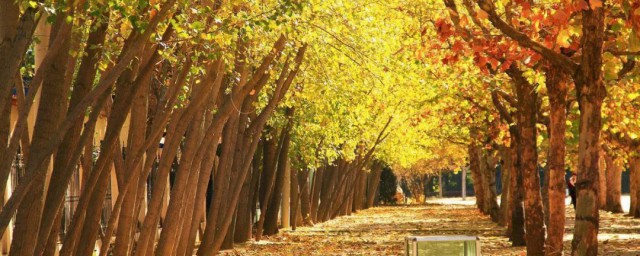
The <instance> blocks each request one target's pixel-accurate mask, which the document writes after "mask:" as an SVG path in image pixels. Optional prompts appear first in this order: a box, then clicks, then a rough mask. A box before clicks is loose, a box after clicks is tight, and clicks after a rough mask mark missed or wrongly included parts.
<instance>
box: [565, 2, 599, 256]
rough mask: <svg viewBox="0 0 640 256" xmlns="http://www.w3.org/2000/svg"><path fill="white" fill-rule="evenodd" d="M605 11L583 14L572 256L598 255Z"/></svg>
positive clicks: (576, 76)
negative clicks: (599, 164) (599, 162)
mask: <svg viewBox="0 0 640 256" xmlns="http://www.w3.org/2000/svg"><path fill="white" fill-rule="evenodd" d="M604 17H605V14H604V8H602V7H597V8H594V9H591V8H587V9H586V10H583V11H582V41H581V42H582V61H581V62H580V63H581V64H580V69H579V70H578V72H577V74H576V75H575V76H574V80H575V83H576V91H577V97H578V103H579V105H580V133H579V137H580V140H579V143H578V179H577V182H576V194H577V206H576V224H575V232H574V236H573V241H572V243H571V245H572V247H571V249H572V252H571V253H572V255H587V256H591V255H597V254H598V229H599V221H600V214H599V212H598V188H599V184H598V175H599V170H598V169H599V167H598V161H599V152H598V150H599V142H600V130H601V129H602V116H601V110H602V101H603V100H604V98H605V97H606V89H605V84H604V81H603V77H602V47H603V42H604V28H605V26H604Z"/></svg>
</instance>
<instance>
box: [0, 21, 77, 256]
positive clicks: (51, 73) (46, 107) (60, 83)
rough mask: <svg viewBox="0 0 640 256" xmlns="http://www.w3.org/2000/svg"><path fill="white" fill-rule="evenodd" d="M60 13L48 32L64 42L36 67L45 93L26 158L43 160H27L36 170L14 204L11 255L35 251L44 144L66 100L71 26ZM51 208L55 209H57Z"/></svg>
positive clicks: (45, 171) (44, 168) (42, 193)
mask: <svg viewBox="0 0 640 256" xmlns="http://www.w3.org/2000/svg"><path fill="white" fill-rule="evenodd" d="M62 16H64V15H60V17H59V18H57V19H56V23H55V24H54V29H53V30H52V32H51V34H52V35H56V34H58V36H66V40H65V41H66V43H64V44H63V45H62V46H61V48H60V51H59V52H54V53H51V54H53V55H52V58H53V61H52V62H51V63H50V65H48V66H42V67H40V68H42V69H43V72H44V74H45V75H46V77H47V79H46V80H44V81H43V86H42V87H43V88H42V95H46V97H42V98H41V99H40V105H39V107H38V118H37V119H36V123H35V127H34V130H33V139H32V143H31V145H30V157H29V159H39V158H40V157H45V158H46V160H45V164H43V165H40V166H39V168H36V166H37V165H38V164H39V163H36V162H35V161H29V159H28V160H27V163H26V165H27V170H30V172H32V173H39V175H37V176H36V178H35V180H34V183H33V185H32V189H31V191H30V193H27V195H26V197H25V201H24V202H23V203H22V204H21V205H20V207H19V208H18V213H17V214H16V223H15V224H16V226H15V228H14V238H13V241H12V243H11V250H10V251H11V254H12V255H31V254H33V253H34V251H35V247H36V244H37V239H38V233H39V228H40V220H41V218H42V210H43V208H44V197H45V190H46V189H47V184H46V180H47V175H50V173H49V171H48V170H49V168H50V166H49V162H50V161H51V157H50V156H48V155H49V154H48V152H45V151H44V150H43V149H44V148H46V145H47V142H48V140H49V139H50V137H52V134H53V133H55V131H56V130H57V128H58V126H60V124H61V120H62V117H63V116H64V114H65V111H66V107H67V103H68V92H69V89H70V86H71V84H70V83H66V81H68V80H66V79H65V74H66V69H67V63H68V60H69V47H70V36H71V33H70V32H69V30H71V25H68V24H64V18H61V17H62ZM45 65H46V64H45ZM2 98H4V97H2ZM32 157H33V158H32ZM40 173H41V174H40ZM65 188H66V187H65ZM55 210H56V211H57V210H58V209H55ZM54 219H55V217H54Z"/></svg>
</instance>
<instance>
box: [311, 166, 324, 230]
mask: <svg viewBox="0 0 640 256" xmlns="http://www.w3.org/2000/svg"><path fill="white" fill-rule="evenodd" d="M325 171H326V167H325V166H321V167H320V168H318V170H317V171H316V172H315V175H314V176H315V177H314V178H313V181H312V182H313V187H312V189H311V220H312V221H313V222H314V223H317V222H318V207H319V204H320V192H321V191H322V184H323V183H324V173H325Z"/></svg>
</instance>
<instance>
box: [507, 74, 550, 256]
mask: <svg viewBox="0 0 640 256" xmlns="http://www.w3.org/2000/svg"><path fill="white" fill-rule="evenodd" d="M507 74H509V76H510V77H511V78H512V79H513V85H514V87H515V91H516V95H517V99H518V119H517V120H518V121H517V122H518V127H519V128H520V132H519V134H520V136H519V139H520V140H519V143H518V145H519V149H520V150H519V153H520V154H521V162H520V164H521V167H522V173H523V179H522V181H523V187H524V198H525V199H524V202H525V205H524V211H525V216H526V217H525V226H526V230H527V232H526V234H525V238H526V241H527V254H528V255H544V254H545V248H544V245H545V233H546V230H545V225H544V212H543V206H542V196H541V194H540V176H539V173H538V152H537V149H538V148H537V142H536V139H537V128H536V117H537V111H538V106H537V102H538V95H537V92H536V90H535V88H534V86H532V85H531V84H530V83H529V82H528V81H527V80H526V78H524V76H522V72H521V71H520V70H519V69H517V68H516V67H515V66H512V67H510V68H509V70H507Z"/></svg>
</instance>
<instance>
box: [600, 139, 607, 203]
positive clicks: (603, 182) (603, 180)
mask: <svg viewBox="0 0 640 256" xmlns="http://www.w3.org/2000/svg"><path fill="white" fill-rule="evenodd" d="M604 155H605V152H604V150H603V149H600V159H599V160H598V184H600V187H599V188H598V208H599V209H600V210H605V208H606V206H607V182H608V181H607V173H606V170H607V164H606V161H605V157H604Z"/></svg>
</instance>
